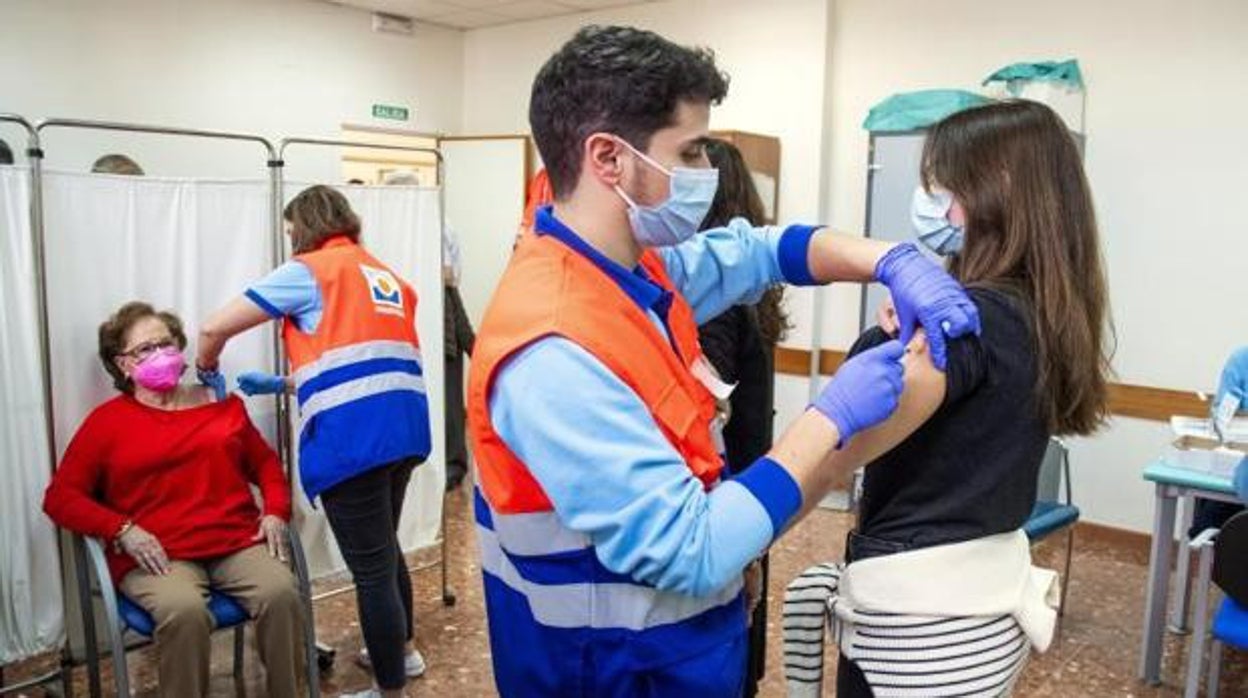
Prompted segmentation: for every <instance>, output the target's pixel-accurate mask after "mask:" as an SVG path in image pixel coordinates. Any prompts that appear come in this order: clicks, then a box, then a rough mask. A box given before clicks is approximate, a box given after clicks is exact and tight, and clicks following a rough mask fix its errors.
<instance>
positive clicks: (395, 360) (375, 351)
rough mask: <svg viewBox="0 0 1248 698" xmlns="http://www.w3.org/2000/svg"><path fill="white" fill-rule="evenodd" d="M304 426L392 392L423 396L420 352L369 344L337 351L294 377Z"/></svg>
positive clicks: (404, 346) (389, 344)
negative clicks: (349, 405)
mask: <svg viewBox="0 0 1248 698" xmlns="http://www.w3.org/2000/svg"><path fill="white" fill-rule="evenodd" d="M294 378H295V385H296V390H297V394H298V399H299V412H300V415H301V416H302V418H303V420H304V421H305V422H310V421H311V419H312V418H313V417H315V416H316V415H317V414H319V413H321V412H324V411H326V410H329V409H332V408H334V407H338V406H339V405H343V404H346V403H348V402H351V401H353V400H359V399H361V398H366V397H369V396H372V395H377V394H380V393H385V392H389V391H393V390H409V391H412V392H416V393H420V394H422V395H423V394H424V393H425V378H424V369H423V366H422V362H421V356H420V350H419V349H418V348H417V347H416V346H414V345H413V344H411V343H409V342H399V341H372V342H361V343H359V344H352V345H349V346H345V347H338V348H337V349H332V350H330V351H327V352H325V354H323V355H322V356H321V357H320V358H319V359H317V360H316V361H313V362H312V363H309V364H307V365H306V366H303V367H301V368H300V369H299V370H298V371H295V374H294Z"/></svg>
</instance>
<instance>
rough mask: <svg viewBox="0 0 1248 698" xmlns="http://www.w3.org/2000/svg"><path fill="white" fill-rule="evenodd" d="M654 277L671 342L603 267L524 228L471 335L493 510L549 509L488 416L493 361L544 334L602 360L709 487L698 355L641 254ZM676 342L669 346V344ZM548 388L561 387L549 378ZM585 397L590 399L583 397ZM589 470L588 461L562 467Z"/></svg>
mask: <svg viewBox="0 0 1248 698" xmlns="http://www.w3.org/2000/svg"><path fill="white" fill-rule="evenodd" d="M641 266H642V268H643V269H644V270H645V272H646V274H647V275H648V276H649V278H650V279H651V280H653V281H654V282H656V283H658V284H659V285H660V286H662V287H663V288H664V289H666V290H667V291H669V292H673V302H672V304H671V309H670V311H669V312H668V317H667V326H668V330H669V332H670V333H671V340H670V341H669V340H668V338H667V337H664V336H663V333H662V332H661V331H660V330H659V328H658V327H656V326H655V324H654V322H653V321H652V320H651V319H650V318H649V317H648V316H647V314H646V312H645V311H644V310H643V309H642V308H641V307H639V306H638V305H637V303H636V302H634V301H633V300H632V299H631V298H630V297H629V296H628V295H627V294H625V292H624V291H623V290H622V289H621V288H620V287H619V286H618V285H617V284H616V283H615V281H613V280H612V279H611V278H610V277H609V276H607V274H606V273H605V272H603V271H602V270H601V269H599V268H598V267H597V266H596V265H595V264H594V263H593V262H592V261H591V260H589V259H587V258H586V257H584V256H582V255H581V254H579V253H577V252H576V251H574V250H572V249H570V248H569V247H568V246H567V245H565V244H563V243H562V242H560V241H559V240H557V239H556V238H554V237H553V236H550V235H526V236H524V238H523V239H522V240H521V242H520V244H519V246H518V248H517V249H516V251H515V253H514V254H513V256H512V259H511V262H510V264H509V265H508V267H507V271H506V272H505V273H504V275H503V278H502V280H501V281H500V282H499V285H498V288H497V289H495V291H494V296H493V299H492V300H491V301H490V306H489V308H488V310H487V311H486V314H485V319H484V320H483V322H482V324H481V330H480V332H478V333H477V342H476V345H475V346H474V348H473V354H472V370H471V373H470V375H469V380H468V424H469V433H470V436H471V439H472V444H473V454H474V455H475V456H476V459H477V464H478V474H479V479H480V485H481V489H482V491H483V493H484V494H485V497H486V499H487V500H488V501H489V504H490V507H491V508H492V509H494V510H495V511H497V512H499V513H508V514H512V513H524V512H536V511H549V510H550V509H551V508H552V507H551V503H550V500H549V499H548V498H547V496H546V493H545V492H544V491H543V490H542V487H541V485H540V484H538V482H537V481H536V480H535V479H534V478H533V476H532V475H531V474H530V472H529V470H528V468H527V467H525V465H524V463H522V462H521V461H520V460H519V459H518V458H517V457H516V456H515V454H513V453H512V452H511V450H510V449H508V448H507V445H506V444H505V443H503V441H502V439H501V438H500V437H499V435H498V433H497V432H496V431H495V430H494V427H493V425H492V423H491V421H490V411H489V395H490V388H491V385H492V383H493V381H494V378H495V376H496V375H497V373H498V370H499V368H500V367H501V366H502V365H503V364H504V363H505V362H506V361H507V359H508V358H510V357H511V356H512V355H513V354H515V353H516V352H517V351H519V350H521V349H523V348H525V347H526V346H528V345H529V344H531V343H532V342H534V341H536V340H538V339H541V338H543V337H547V336H551V335H557V336H560V337H563V338H565V339H568V340H570V341H571V342H573V343H574V344H576V345H578V346H579V347H581V348H582V349H584V350H585V351H588V352H589V353H590V354H592V355H593V356H594V357H595V358H596V359H598V361H601V362H602V363H603V365H604V366H606V367H607V368H608V369H609V370H610V371H611V372H612V373H613V374H614V375H615V376H616V377H617V378H619V379H620V380H621V381H623V382H624V383H625V384H627V385H628V386H629V387H630V388H632V390H633V391H634V392H635V393H636V394H637V396H638V397H640V398H641V400H642V402H644V403H645V405H646V407H647V408H649V410H650V413H651V414H652V415H653V416H654V419H655V422H656V423H657V424H658V425H659V428H660V429H661V430H662V432H663V435H664V436H665V437H666V438H667V440H668V441H669V442H670V443H671V444H672V446H673V447H675V449H676V450H677V451H678V452H679V453H680V454H681V456H683V457H684V460H685V463H686V464H687V465H688V467H689V470H690V471H692V473H693V474H694V475H695V476H696V477H698V478H699V479H700V480H701V481H702V482H703V484H704V486H705V487H707V488H708V489H709V488H710V487H711V486H712V485H713V484H714V483H715V482H716V481H717V480H718V479H719V474H720V470H721V469H722V467H723V462H722V460H721V458H720V455H719V453H718V452H717V450H716V448H715V446H714V443H713V441H712V438H711V421H712V420H713V419H714V417H715V398H714V397H713V396H712V395H711V393H710V391H708V390H707V389H706V388H705V387H704V386H703V385H702V384H701V383H700V382H699V381H698V380H697V379H696V378H695V377H694V375H693V373H692V366H693V365H694V362H695V361H702V360H704V359H702V350H701V347H700V346H699V344H698V328H697V323H696V322H695V321H694V317H693V311H692V309H691V308H690V307H689V305H688V303H686V302H685V300H684V299H683V298H682V297H681V296H680V294H679V293H676V292H674V291H673V288H672V283H671V280H670V279H669V278H668V276H667V271H666V269H664V267H663V263H662V261H661V260H660V259H659V257H658V256H657V255H656V254H655V253H654V252H651V251H647V252H645V253H644V254H643V255H642V258H641ZM673 344H674V345H675V349H674V348H673ZM546 389H548V390H560V389H561V386H560V384H559V378H558V376H552V377H551V381H550V384H549V386H548V387H547V388H546ZM585 399H586V400H592V399H594V398H593V396H592V395H586V396H585ZM568 466H569V467H580V468H584V469H585V476H586V477H593V464H592V463H576V464H572V463H569V464H568Z"/></svg>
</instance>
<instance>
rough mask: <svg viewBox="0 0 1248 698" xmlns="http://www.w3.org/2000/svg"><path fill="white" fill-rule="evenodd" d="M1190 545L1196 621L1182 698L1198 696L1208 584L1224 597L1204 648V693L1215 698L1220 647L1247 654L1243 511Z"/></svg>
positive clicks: (1246, 518) (1247, 536) (1247, 527)
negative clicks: (1195, 557) (1195, 559)
mask: <svg viewBox="0 0 1248 698" xmlns="http://www.w3.org/2000/svg"><path fill="white" fill-rule="evenodd" d="M1190 546H1191V547H1192V548H1193V549H1196V550H1198V551H1199V552H1200V562H1199V563H1198V564H1199V568H1198V569H1199V571H1198V573H1197V575H1198V576H1197V581H1196V619H1195V620H1196V622H1195V627H1194V628H1193V629H1192V644H1191V647H1190V649H1189V650H1188V658H1187V688H1186V690H1185V691H1184V693H1183V695H1184V696H1185V698H1196V696H1197V695H1198V694H1199V693H1200V674H1201V671H1200V669H1201V663H1202V662H1203V661H1204V649H1205V636H1206V635H1207V634H1210V630H1209V591H1210V587H1211V583H1212V584H1213V585H1216V586H1217V587H1218V588H1219V589H1221V590H1222V592H1223V593H1224V594H1225V597H1224V598H1223V599H1222V604H1221V605H1220V606H1219V607H1218V612H1217V614H1216V615H1215V616H1214V619H1213V628H1212V635H1213V643H1212V645H1211V647H1210V648H1209V677H1208V679H1207V681H1206V685H1205V695H1207V696H1210V698H1216V696H1217V695H1218V679H1219V678H1220V676H1219V674H1220V672H1221V667H1222V647H1223V645H1230V646H1232V647H1236V648H1239V649H1244V650H1248V565H1246V564H1244V561H1245V560H1248V512H1240V513H1238V514H1236V515H1235V516H1232V517H1231V518H1230V519H1229V520H1228V521H1227V522H1226V523H1225V524H1223V525H1222V528H1221V530H1219V529H1214V528H1210V529H1207V530H1205V531H1203V532H1201V533H1200V535H1198V536H1196V537H1195V538H1194V539H1192V542H1191V543H1190Z"/></svg>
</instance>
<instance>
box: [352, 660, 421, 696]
mask: <svg viewBox="0 0 1248 698" xmlns="http://www.w3.org/2000/svg"><path fill="white" fill-rule="evenodd" d="M355 662H356V664H359V665H360V666H362V667H364V668H365V669H368V670H369V671H372V670H373V660H372V659H370V658H369V656H368V650H366V649H363V650H360V653H359V655H357V656H356V658H355ZM403 673H404V674H406V675H407V678H409V679H414V678H416V677H418V676H421V675H422V674H424V673H425V658H424V657H422V656H421V655H420V650H412V651H411V652H409V653H408V654H407V656H406V657H404V658H403ZM379 695H380V694H379ZM360 698H369V696H368V694H367V693H364V694H360Z"/></svg>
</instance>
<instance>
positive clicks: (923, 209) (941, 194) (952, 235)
mask: <svg viewBox="0 0 1248 698" xmlns="http://www.w3.org/2000/svg"><path fill="white" fill-rule="evenodd" d="M952 208H953V194H950V193H949V192H947V191H942V190H936V191H934V192H929V191H928V190H926V189H924V188H923V187H922V186H920V187H918V188H916V189H915V190H914V200H913V201H912V202H911V204H910V221H911V223H913V224H914V232H915V235H917V236H918V238H919V242H921V243H923V245H925V246H926V247H927V248H928V249H930V250H931V251H933V252H935V253H936V254H938V255H941V256H945V257H948V256H949V255H954V254H957V253H959V252H961V251H962V241H963V238H964V237H965V234H966V233H965V231H964V230H963V229H962V226H960V225H954V224H953V223H952V222H950V220H949V211H950V210H951V209H952Z"/></svg>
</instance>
